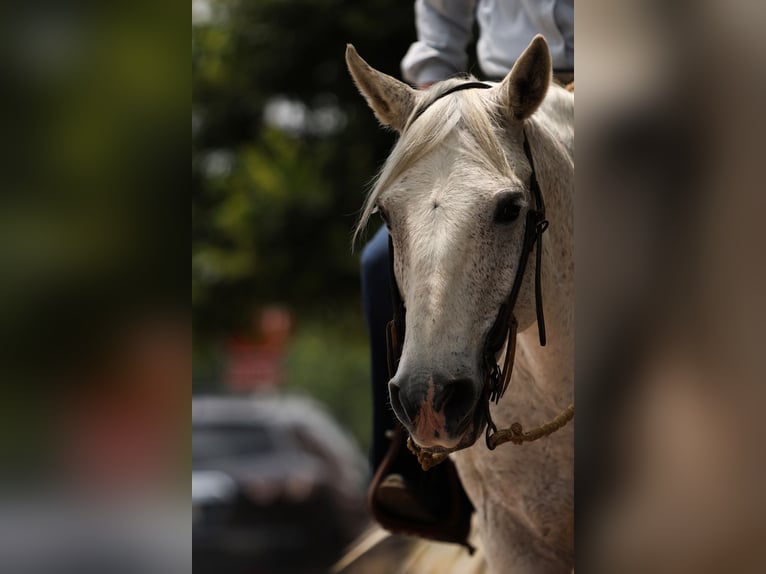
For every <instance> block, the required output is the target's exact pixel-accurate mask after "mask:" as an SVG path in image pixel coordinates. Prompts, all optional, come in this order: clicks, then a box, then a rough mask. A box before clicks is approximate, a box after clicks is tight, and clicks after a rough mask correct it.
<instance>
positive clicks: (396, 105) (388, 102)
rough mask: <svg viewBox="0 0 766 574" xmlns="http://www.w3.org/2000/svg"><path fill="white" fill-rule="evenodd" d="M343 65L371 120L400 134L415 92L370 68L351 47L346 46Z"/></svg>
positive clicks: (413, 103) (414, 102)
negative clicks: (365, 101)
mask: <svg viewBox="0 0 766 574" xmlns="http://www.w3.org/2000/svg"><path fill="white" fill-rule="evenodd" d="M346 65H347V66H348V71H349V72H351V77H353V78H354V83H356V87H357V88H359V91H360V92H362V95H363V96H364V97H365V99H366V100H367V103H368V104H369V105H370V107H371V108H372V111H373V112H375V117H377V118H378V120H379V121H380V123H381V124H383V125H384V126H388V127H391V128H394V129H395V130H396V131H398V132H401V131H402V130H403V129H404V126H405V125H406V123H407V118H409V117H410V114H411V113H412V110H413V109H414V108H415V104H416V103H417V96H416V92H415V90H413V89H412V88H410V87H409V86H408V85H407V84H405V83H404V82H400V81H399V80H397V79H396V78H393V77H391V76H389V75H388V74H384V73H383V72H379V71H378V70H376V69H375V68H373V67H372V66H370V65H369V64H368V63H367V62H365V61H364V60H363V59H362V58H361V56H360V55H359V54H358V53H357V52H356V49H355V48H354V47H353V46H352V45H351V44H347V45H346Z"/></svg>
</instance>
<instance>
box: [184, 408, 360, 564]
mask: <svg viewBox="0 0 766 574" xmlns="http://www.w3.org/2000/svg"><path fill="white" fill-rule="evenodd" d="M367 473H368V469H367V463H366V461H365V459H364V457H363V456H362V455H361V453H360V452H359V450H358V449H357V448H356V447H355V445H354V443H353V442H352V441H351V440H350V439H349V438H348V436H347V435H346V434H345V433H344V432H343V431H342V430H341V429H340V428H339V427H338V425H337V424H336V423H335V422H334V421H333V420H332V419H331V418H330V417H329V416H328V415H326V414H325V413H324V411H322V410H321V409H320V408H319V407H318V406H317V405H316V404H315V403H313V402H311V401H309V400H307V399H301V398H289V397H275V396H268V397H259V396H253V397H248V398H242V397H200V398H196V397H195V398H193V399H192V510H193V543H194V549H193V555H194V570H195V572H196V573H197V574H199V573H200V572H202V573H205V572H215V573H217V574H228V573H237V574H238V573H243V574H276V573H279V574H304V573H305V574H309V573H315V572H316V573H319V572H327V569H328V568H329V566H331V565H332V564H333V563H334V562H335V561H336V560H337V559H338V558H339V557H340V555H341V553H342V551H343V549H344V548H345V547H346V545H347V544H348V543H349V542H351V541H352V540H353V539H354V538H355V537H356V536H357V535H358V533H359V532H360V531H361V530H362V529H363V528H364V527H365V525H366V524H367V514H366V510H365V503H364V500H365V486H366V481H367Z"/></svg>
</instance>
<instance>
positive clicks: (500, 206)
mask: <svg viewBox="0 0 766 574" xmlns="http://www.w3.org/2000/svg"><path fill="white" fill-rule="evenodd" d="M520 212H521V205H519V202H518V198H517V197H515V196H509V195H506V196H504V197H501V198H500V200H499V201H498V202H497V205H496V206H495V216H494V219H495V223H511V222H512V221H515V220H516V218H517V217H519V213H520Z"/></svg>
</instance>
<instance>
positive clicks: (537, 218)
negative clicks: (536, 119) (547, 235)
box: [386, 82, 574, 469]
mask: <svg viewBox="0 0 766 574" xmlns="http://www.w3.org/2000/svg"><path fill="white" fill-rule="evenodd" d="M491 87H492V86H490V85H489V84H485V83H482V82H465V83H463V84H458V85H456V86H453V87H452V88H450V89H448V90H446V91H445V92H443V93H442V94H439V96H437V97H436V98H435V99H434V100H432V101H431V102H429V103H428V104H426V105H425V106H423V107H422V108H420V109H418V110H416V111H415V112H414V113H413V115H412V117H411V119H410V120H409V122H408V124H407V125H408V126H409V125H411V124H412V123H413V122H414V121H415V120H417V119H418V118H419V117H420V115H421V114H422V113H423V112H424V111H426V110H427V109H428V108H429V107H430V106H431V105H432V104H433V103H434V102H436V101H437V100H439V99H441V98H443V97H445V96H447V95H449V94H452V93H454V92H458V91H460V90H468V89H488V88H491ZM523 133H524V143H523V148H524V155H525V156H526V158H527V161H528V162H529V166H530V168H531V170H532V175H531V177H530V184H529V186H530V191H531V194H532V199H533V201H534V208H532V209H529V210H528V211H527V217H526V221H525V224H524V243H523V246H522V250H521V255H520V257H519V266H518V269H517V270H516V276H515V277H514V280H513V285H512V287H511V291H510V292H509V293H508V296H507V297H506V298H505V300H504V301H503V303H502V304H501V305H500V309H499V311H498V314H497V318H496V319H495V322H494V323H493V325H492V327H491V328H490V330H489V333H488V335H487V338H486V339H485V342H484V351H483V355H482V360H483V363H484V368H485V370H486V373H487V379H486V381H485V383H484V393H483V399H482V400H483V401H484V403H485V410H486V418H487V433H486V437H485V438H486V443H487V447H488V448H489V449H490V450H493V449H494V448H495V447H496V446H497V445H498V444H500V443H502V442H506V441H508V440H510V441H512V442H514V443H517V444H520V443H522V442H524V441H529V440H536V439H537V438H540V437H541V436H545V435H547V434H550V433H551V432H554V431H555V430H557V429H558V428H560V427H561V426H563V425H564V424H566V423H567V422H569V420H570V419H571V418H572V416H573V415H574V407H573V406H572V405H570V406H569V407H567V409H565V411H564V412H563V413H562V414H560V415H559V416H558V417H556V419H554V420H553V421H551V422H550V423H547V424H546V425H542V426H541V427H537V428H536V429H533V430H532V431H530V432H527V433H524V432H522V430H521V425H520V424H519V423H514V424H513V425H511V428H510V429H506V430H501V431H498V430H497V426H496V425H495V424H494V423H493V422H492V418H491V417H490V412H489V403H490V402H494V403H495V404H497V403H498V402H499V401H500V398H501V397H502V396H503V394H504V393H505V391H506V389H507V388H508V383H509V381H510V380H511V372H512V371H513V362H514V357H515V355H516V331H517V328H518V322H517V321H516V317H515V315H514V313H513V310H514V308H515V306H516V300H517V298H518V296H519V291H520V290H521V284H522V282H523V280H524V273H525V271H526V268H527V263H528V261H529V255H530V253H531V252H532V250H533V249H535V310H536V313H537V329H538V333H539V335H540V345H541V346H545V342H546V337H545V317H544V315H543V294H542V285H541V280H540V270H541V267H542V265H541V261H542V239H543V233H544V232H545V230H546V229H548V220H547V219H546V218H545V203H544V201H543V194H542V192H541V191H540V184H539V183H538V181H537V173H536V171H535V163H534V160H533V159H532V151H531V149H530V146H529V140H528V139H527V134H526V131H524V132H523ZM388 253H389V273H390V276H391V301H392V307H393V318H392V320H391V321H390V322H389V323H388V325H387V327H386V346H387V358H388V373H389V377H391V378H393V376H394V375H395V373H396V370H397V368H398V366H399V359H400V358H401V355H402V349H403V346H404V333H405V329H406V310H405V307H404V301H403V300H402V297H401V293H400V292H399V287H398V285H397V283H396V276H395V274H394V244H393V240H392V239H391V235H390V234H389V237H388ZM503 345H505V358H504V360H503V367H502V368H500V367H498V364H497V358H496V357H497V354H498V353H499V352H500V351H501V350H502V348H503ZM570 409H571V414H569V413H568V411H569V410H570ZM562 417H563V419H565V420H563V419H562ZM552 426H555V428H552ZM540 432H542V433H543V434H540ZM498 435H501V436H498ZM505 435H507V438H506V436H505ZM537 435H539V436H537ZM408 446H409V447H410V450H413V452H415V454H416V455H417V456H418V459H419V460H420V463H421V465H423V467H424V469H426V468H427V467H428V468H430V466H433V465H434V464H438V462H440V461H441V460H443V458H444V457H446V454H445V455H442V454H430V453H427V452H425V451H423V450H421V449H419V448H418V447H417V445H415V444H414V443H412V441H411V440H410V441H409V442H408Z"/></svg>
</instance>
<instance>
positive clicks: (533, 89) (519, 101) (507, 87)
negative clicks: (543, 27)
mask: <svg viewBox="0 0 766 574" xmlns="http://www.w3.org/2000/svg"><path fill="white" fill-rule="evenodd" d="M551 68H552V64H551V54H550V51H549V50H548V43H547V42H546V41H545V38H543V37H542V36H541V35H540V34H538V35H537V36H535V37H534V38H533V39H532V41H531V42H530V44H529V46H527V49H526V50H524V52H523V53H522V54H521V56H519V59H518V60H516V63H515V64H514V65H513V68H512V69H511V71H510V72H508V75H507V76H506V77H505V79H504V80H503V81H502V83H501V84H500V93H501V94H502V95H501V98H502V102H503V104H504V106H505V108H506V109H507V110H508V113H509V115H510V116H511V118H513V119H514V120H517V121H521V120H525V119H527V118H528V117H529V116H531V115H532V114H533V113H534V112H535V110H536V109H537V108H538V107H539V106H540V104H541V103H542V102H543V99H545V94H546V93H547V92H548V86H549V85H550V82H551Z"/></svg>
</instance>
